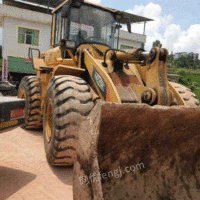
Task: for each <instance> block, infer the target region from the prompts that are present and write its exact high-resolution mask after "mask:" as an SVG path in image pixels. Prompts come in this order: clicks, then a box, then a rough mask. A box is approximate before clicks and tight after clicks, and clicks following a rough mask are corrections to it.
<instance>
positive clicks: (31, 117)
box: [18, 76, 42, 129]
mask: <svg viewBox="0 0 200 200" xmlns="http://www.w3.org/2000/svg"><path fill="white" fill-rule="evenodd" d="M39 81H40V78H39V77H37V76H25V77H23V79H22V80H21V83H20V85H19V90H18V97H19V98H22V99H26V107H25V128H27V129H39V128H41V127H42V116H41V114H40V113H38V112H37V110H40V109H41V107H40V105H41V101H40V99H38V98H37V97H38V96H40V95H41V86H40V84H39Z"/></svg>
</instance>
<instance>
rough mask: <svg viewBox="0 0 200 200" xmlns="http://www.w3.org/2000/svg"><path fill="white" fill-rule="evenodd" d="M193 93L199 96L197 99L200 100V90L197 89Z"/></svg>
mask: <svg viewBox="0 0 200 200" xmlns="http://www.w3.org/2000/svg"><path fill="white" fill-rule="evenodd" d="M193 92H194V93H195V94H196V95H197V99H199V100H200V88H195V89H194V90H193Z"/></svg>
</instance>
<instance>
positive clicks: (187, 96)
mask: <svg viewBox="0 0 200 200" xmlns="http://www.w3.org/2000/svg"><path fill="white" fill-rule="evenodd" d="M170 84H171V85H172V86H173V87H174V88H175V89H176V90H177V91H178V92H179V94H180V96H181V97H182V98H183V100H184V101H185V103H186V104H187V106H200V102H199V100H198V99H197V97H196V95H195V94H194V93H193V92H192V91H191V89H189V88H187V87H185V86H183V85H181V84H179V83H174V82H170Z"/></svg>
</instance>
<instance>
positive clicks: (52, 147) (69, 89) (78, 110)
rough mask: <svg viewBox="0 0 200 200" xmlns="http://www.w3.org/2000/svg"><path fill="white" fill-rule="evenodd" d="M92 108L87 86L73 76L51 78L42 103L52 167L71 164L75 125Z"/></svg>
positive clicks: (46, 142)
mask: <svg viewBox="0 0 200 200" xmlns="http://www.w3.org/2000/svg"><path fill="white" fill-rule="evenodd" d="M93 107H94V103H93V98H92V93H91V92H90V87H89V86H88V85H87V83H86V82H85V81H84V80H83V79H81V78H79V77H74V76H55V77H52V79H51V81H50V83H49V86H48V90H47V94H46V98H45V103H44V114H43V133H44V145H45V151H46V157H47V160H48V161H49V162H50V163H51V164H52V165H58V166H70V165H73V164H74V158H75V153H76V148H77V140H78V130H79V124H80V122H81V120H82V119H84V118H85V117H86V116H88V115H89V113H90V111H91V110H92V108H93Z"/></svg>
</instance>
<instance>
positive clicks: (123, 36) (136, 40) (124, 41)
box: [114, 30, 146, 49]
mask: <svg viewBox="0 0 200 200" xmlns="http://www.w3.org/2000/svg"><path fill="white" fill-rule="evenodd" d="M117 37H118V31H117V32H116V34H115V45H114V47H115V48H117ZM119 37H120V39H119V47H118V48H119V49H120V47H121V45H126V46H132V47H133V48H141V44H142V43H146V36H145V35H142V34H137V33H129V32H127V31H123V30H120V36H119Z"/></svg>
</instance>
